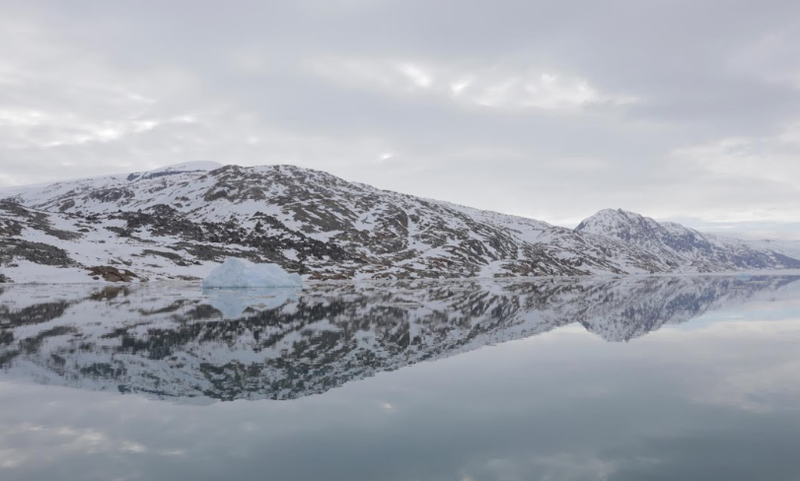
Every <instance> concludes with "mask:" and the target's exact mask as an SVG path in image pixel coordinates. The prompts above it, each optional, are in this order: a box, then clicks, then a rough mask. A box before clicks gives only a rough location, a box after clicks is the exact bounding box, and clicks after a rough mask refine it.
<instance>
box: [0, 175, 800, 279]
mask: <svg viewBox="0 0 800 481" xmlns="http://www.w3.org/2000/svg"><path fill="white" fill-rule="evenodd" d="M217 167H218V165H217V164H213V163H190V164H185V165H179V166H172V167H168V168H164V169H157V170H155V171H150V172H139V173H133V174H129V175H117V176H107V177H100V178H94V179H83V180H77V181H71V182H60V183H57V184H53V185H49V186H39V187H31V188H28V189H25V190H24V191H23V192H21V193H17V194H16V195H13V196H11V197H10V198H9V199H7V200H6V201H0V274H2V275H4V276H5V277H6V278H9V279H11V280H13V281H15V282H33V281H45V280H48V281H59V280H61V281H70V282H71V281H74V280H75V279H81V278H85V280H87V281H90V280H92V278H91V277H90V276H88V274H87V270H86V268H88V267H92V266H98V265H100V266H112V267H115V268H125V269H129V270H130V271H131V272H133V273H135V274H136V275H138V276H139V277H140V278H142V279H145V278H146V279H149V280H155V279H175V278H178V279H181V278H182V279H189V278H198V277H203V276H204V275H205V274H207V273H208V272H210V270H211V269H213V268H214V267H215V266H216V265H218V264H219V263H220V262H221V261H222V260H224V259H225V258H226V257H231V256H233V257H242V258H246V259H248V260H251V261H254V262H272V263H277V264H279V265H281V266H282V267H283V268H285V269H286V270H288V271H290V272H298V273H301V274H304V275H305V276H306V277H307V278H311V279H365V278H374V279H381V278H407V279H414V278H458V277H511V276H541V275H588V274H646V273H665V272H712V271H713V272H719V271H727V270H736V269H754V268H757V269H766V268H770V269H772V268H787V267H800V262H797V261H794V260H792V259H787V258H786V257H785V256H781V255H776V254H775V253H772V252H769V251H767V250H763V249H755V248H750V247H747V246H745V245H743V244H741V245H740V244H736V243H735V242H729V241H722V240H720V239H718V238H712V237H711V236H705V237H702V235H701V234H699V233H695V232H694V231H690V230H686V232H682V231H681V232H680V233H679V232H677V231H678V230H679V228H680V226H677V225H675V226H668V225H659V226H657V227H658V228H659V229H660V230H659V233H658V234H657V235H656V236H655V237H652V236H651V237H647V238H646V239H645V238H644V237H642V236H636V237H635V238H634V237H631V236H625V235H618V234H619V232H617V234H615V233H614V232H613V231H610V230H607V229H605V227H604V226H606V224H607V223H608V224H609V225H611V223H612V221H613V220H614V219H610V220H606V219H604V218H605V217H611V216H610V215H609V216H605V214H604V215H603V216H600V214H598V216H600V217H598V216H595V217H593V218H591V219H589V220H591V221H592V222H589V223H587V224H586V225H584V224H582V226H584V228H579V229H578V230H576V231H573V230H570V229H565V228H562V227H556V226H552V225H549V224H547V223H545V222H541V221H537V220H533V219H526V218H522V217H514V216H508V215H503V214H499V213H494V212H487V211H481V210H478V209H473V208H469V207H464V206H457V205H453V204H450V203H447V202H441V201H436V200H430V199H422V198H417V197H413V196H409V195H404V194H400V193H396V192H389V191H383V190H379V189H376V188H374V187H370V186H368V185H364V184H359V183H353V182H347V181H345V180H343V179H340V178H338V177H335V176H333V175H330V174H327V173H325V172H320V171H315V170H309V169H302V168H298V167H294V166H288V165H279V166H261V167H239V166H231V165H229V166H224V167H218V168H217ZM604 212H605V211H604ZM611 212H613V211H611ZM589 220H587V221H589ZM601 221H602V222H601ZM653 222H654V221H653ZM645 224H647V223H645ZM3 226H5V227H3ZM655 227H656V226H654V228H655ZM680 229H683V228H680ZM672 231H675V232H674V233H671V232H672ZM648 235H649V234H648ZM681 236H683V237H685V238H686V239H684V240H681V241H680V242H684V243H686V242H693V241H692V239H695V238H696V239H700V240H701V241H702V242H706V243H709V245H712V246H713V247H714V248H713V249H710V250H709V249H699V248H698V249H694V250H680V249H679V248H680V247H681V245H679V244H680V242H678V243H676V242H677V241H676V242H672V243H670V242H671V241H669V238H675V239H679V238H682V237H681ZM698 236H699V237H698ZM642 239H645V240H642ZM42 245H44V246H48V247H42ZM37 249H39V250H41V249H50V250H51V251H52V252H55V253H58V256H57V257H58V258H59V259H62V262H60V263H58V264H57V265H49V266H47V267H38V268H36V269H34V268H33V267H32V264H38V265H39V266H42V265H45V264H43V263H42V260H43V259H44V257H43V256H42V255H34V254H31V253H30V252H35V251H37ZM733 258H735V259H737V260H736V261H731V259H733ZM739 259H749V260H747V261H746V262H745V261H739ZM95 277H96V276H95Z"/></svg>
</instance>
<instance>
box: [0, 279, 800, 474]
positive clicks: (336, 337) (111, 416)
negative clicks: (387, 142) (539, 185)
mask: <svg viewBox="0 0 800 481" xmlns="http://www.w3.org/2000/svg"><path fill="white" fill-rule="evenodd" d="M798 348H800V282H798V278H795V277H787V276H775V277H754V278H747V277H679V278H673V277H652V278H635V277H628V278H595V279H560V280H556V279H549V280H542V281H536V282H534V281H527V282H519V281H506V282H502V281H501V282H485V281H483V282H479V281H460V282H435V283H421V282H403V283H396V282H395V283H360V284H348V283H327V284H322V285H316V286H310V287H307V288H306V289H304V290H277V291H276V290H267V291H261V290H254V291H207V292H203V291H202V290H200V289H199V288H198V287H197V286H194V285H180V284H160V285H156V284H154V285H143V286H137V287H109V288H105V289H101V288H97V287H89V286H60V287H58V286H56V287H54V286H46V287H44V286H10V287H3V288H0V406H2V409H1V410H0V479H3V480H34V479H68V480H69V479H97V480H107V479H145V480H160V479H164V480H167V479H187V480H197V479H200V480H203V479H209V480H211V479H220V478H223V477H224V478H228V479H275V480H319V479H335V480H365V481H367V480H369V481H374V480H398V481H400V480H408V481H410V480H456V481H479V480H492V481H495V480H496V481H501V480H502V481H505V480H649V479H653V480H656V479H659V480H661V479H664V480H671V479H703V480H714V479H719V480H748V481H749V480H753V479H770V480H777V481H780V480H787V481H789V480H792V481H796V480H797V479H800V463H797V454H796V453H798V452H800V382H798V374H800V349H798Z"/></svg>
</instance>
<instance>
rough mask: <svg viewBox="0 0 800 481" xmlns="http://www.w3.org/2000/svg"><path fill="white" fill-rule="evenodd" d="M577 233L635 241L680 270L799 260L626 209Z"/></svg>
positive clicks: (588, 222) (592, 220)
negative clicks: (656, 219)
mask: <svg viewBox="0 0 800 481" xmlns="http://www.w3.org/2000/svg"><path fill="white" fill-rule="evenodd" d="M575 230H576V231H577V232H583V233H590V234H595V235H600V236H606V237H611V238H613V239H618V240H621V241H623V242H625V243H628V244H633V245H636V246H638V247H641V248H643V249H646V250H647V251H648V252H652V253H653V254H656V255H657V256H658V257H659V258H660V259H662V260H664V261H665V262H667V263H669V264H671V265H674V266H675V267H676V269H675V270H676V271H689V272H712V271H716V270H739V269H770V268H774V267H776V266H787V267H797V261H796V260H795V259H793V258H790V257H789V256H787V255H785V254H782V253H780V252H778V251H777V250H773V249H768V248H764V247H761V248H760V247H758V246H756V245H754V244H753V243H751V242H748V241H744V240H740V239H733V238H729V237H722V236H717V235H713V234H703V233H700V232H698V231H696V230H694V229H690V228H688V227H684V226H682V225H680V224H676V223H674V222H663V223H659V222H656V221H655V220H653V219H651V218H649V217H644V216H641V215H639V214H636V213H633V212H626V211H624V210H622V209H617V210H613V209H604V210H601V211H600V212H598V213H597V214H595V215H593V216H591V217H589V218H588V219H585V220H584V221H583V222H581V223H580V224H579V225H578V227H576V228H575Z"/></svg>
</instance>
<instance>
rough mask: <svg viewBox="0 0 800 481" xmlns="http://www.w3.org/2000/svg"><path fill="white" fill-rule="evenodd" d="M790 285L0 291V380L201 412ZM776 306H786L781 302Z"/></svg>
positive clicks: (627, 335) (583, 282)
mask: <svg viewBox="0 0 800 481" xmlns="http://www.w3.org/2000/svg"><path fill="white" fill-rule="evenodd" d="M797 280H798V278H797V277H764V278H752V279H749V280H742V279H740V278H736V277H724V276H715V277H699V276H683V277H677V278H675V277H640V278H636V277H620V278H609V277H587V278H570V279H546V280H539V281H526V282H518V281H495V282H491V281H477V280H467V281H447V282H441V281H399V282H394V283H376V282H370V283H356V284H352V283H342V282H330V283H320V284H319V285H315V286H313V287H310V288H308V289H306V290H305V291H302V290H298V289H288V290H262V291H252V290H251V291H241V290H229V291H218V290H215V291H211V292H206V293H203V292H201V291H200V290H199V289H198V288H196V287H195V286H192V285H188V284H179V283H173V284H166V285H159V286H156V285H155V284H150V285H139V286H113V287H105V288H100V287H92V286H87V285H71V286H60V287H59V286H53V287H52V288H51V289H48V290H47V291H46V292H43V291H42V290H41V289H40V288H39V287H37V286H30V285H28V286H24V285H20V286H8V287H5V288H0V372H2V373H3V375H4V376H6V377H11V378H17V379H29V380H30V379H32V380H35V381H37V382H41V383H47V384H55V385H67V386H73V387H78V388H82V389H91V390H104V391H119V392H123V393H127V392H136V393H141V394H144V395H147V396H149V397H153V398H157V399H169V400H177V401H180V402H201V403H205V402H210V401H214V400H233V399H262V398H269V399H292V398H298V397H303V396H308V395H311V394H318V393H322V392H325V391H327V390H329V389H331V388H335V387H337V386H341V385H342V384H345V383H347V382H350V381H353V380H358V379H362V378H364V377H368V376H372V375H374V374H375V373H378V372H381V371H391V370H395V369H399V368H402V367H404V366H409V365H412V364H415V363H417V362H421V361H427V360H435V359H441V358H445V357H449V356H453V355H456V354H459V353H462V352H466V351H470V350H473V349H477V348H480V347H482V346H486V345H491V344H496V343H500V342H505V341H510V340H514V339H521V338H526V337H530V336H534V335H538V334H541V333H544V332H547V331H550V330H552V329H554V328H557V327H560V326H565V325H568V324H572V323H579V324H581V325H583V326H584V327H585V328H586V329H587V330H588V331H589V332H591V333H593V334H595V335H598V336H600V337H601V338H603V339H605V340H607V341H615V342H616V341H628V340H632V339H635V338H637V337H640V336H643V335H645V334H647V333H648V332H651V331H654V330H657V329H659V328H660V327H662V326H663V325H664V324H668V323H673V324H675V323H682V322H685V321H688V320H690V319H692V318H694V317H697V316H699V315H701V314H703V313H706V312H708V311H710V310H714V309H720V308H726V307H728V308H729V307H732V306H737V305H739V304H741V303H745V302H750V301H753V300H756V299H762V300H767V299H774V298H776V297H777V298H780V297H781V296H783V295H786V296H787V297H791V296H795V297H796V295H797V287H798V286H800V283H798V282H797ZM784 293H785V294H784Z"/></svg>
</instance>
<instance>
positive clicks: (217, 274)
mask: <svg viewBox="0 0 800 481" xmlns="http://www.w3.org/2000/svg"><path fill="white" fill-rule="evenodd" d="M302 286H303V278H302V277H300V274H291V273H289V272H286V271H285V270H283V268H282V267H281V266H279V265H277V264H253V263H252V262H249V261H246V260H244V259H237V258H235V257H229V258H227V259H225V262H223V263H222V265H221V266H219V267H217V268H216V269H214V270H213V271H211V273H210V274H209V275H208V277H206V278H205V280H204V281H203V287H204V288H207V289H209V288H210V289H214V288H231V287H235V288H251V287H302Z"/></svg>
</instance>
